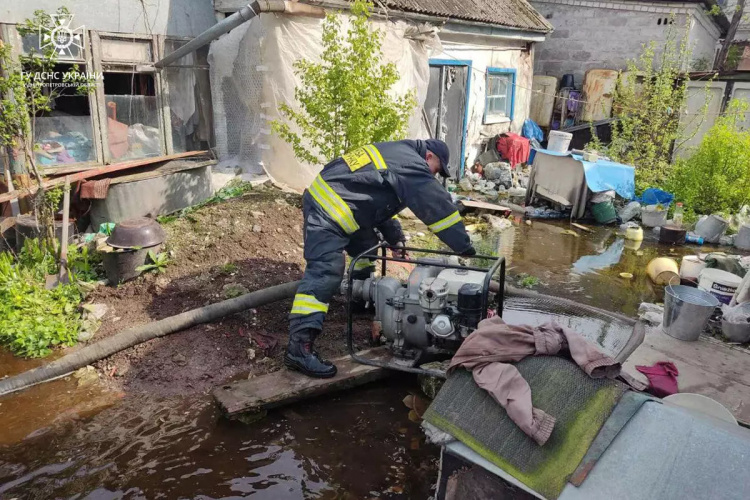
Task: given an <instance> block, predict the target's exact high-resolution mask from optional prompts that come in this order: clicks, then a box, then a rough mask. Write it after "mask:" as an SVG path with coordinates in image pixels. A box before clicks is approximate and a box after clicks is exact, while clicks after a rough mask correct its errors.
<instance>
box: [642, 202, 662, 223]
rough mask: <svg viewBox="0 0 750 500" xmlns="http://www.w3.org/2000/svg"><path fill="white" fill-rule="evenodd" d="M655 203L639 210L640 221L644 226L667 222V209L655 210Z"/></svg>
mask: <svg viewBox="0 0 750 500" xmlns="http://www.w3.org/2000/svg"><path fill="white" fill-rule="evenodd" d="M656 207H657V205H649V206H647V207H646V208H644V209H643V210H641V223H642V224H643V225H644V226H646V227H662V226H663V225H665V224H666V223H667V211H666V210H657V209H656Z"/></svg>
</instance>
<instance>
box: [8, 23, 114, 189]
mask: <svg viewBox="0 0 750 500" xmlns="http://www.w3.org/2000/svg"><path fill="white" fill-rule="evenodd" d="M16 27H17V24H9V23H0V32H1V33H2V35H3V38H5V39H6V42H7V43H8V44H9V45H10V46H11V58H12V59H13V61H14V63H15V64H20V57H21V55H23V54H25V52H24V48H23V37H22V36H21V34H20V33H19V32H18V30H17V29H16ZM58 63H60V64H80V65H83V66H84V67H85V68H86V69H85V70H86V71H87V72H92V71H94V60H93V51H92V48H91V35H90V33H89V30H83V48H82V49H81V55H80V56H79V57H66V56H61V57H58ZM95 94H96V92H92V93H90V94H88V96H87V98H88V101H89V110H90V113H91V114H90V115H89V117H90V120H91V142H92V143H93V147H94V158H93V159H92V160H88V161H81V162H76V163H61V164H59V166H54V165H50V166H42V165H37V170H38V171H39V173H40V174H41V175H50V174H52V175H57V174H66V173H72V172H80V171H82V170H86V169H89V168H95V167H97V166H100V165H102V163H103V162H104V156H103V154H102V148H101V142H100V140H99V128H100V127H99V116H98V113H97V99H96V95H95Z"/></svg>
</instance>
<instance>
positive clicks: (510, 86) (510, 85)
mask: <svg viewBox="0 0 750 500" xmlns="http://www.w3.org/2000/svg"><path fill="white" fill-rule="evenodd" d="M515 83H516V70H514V69H502V68H487V86H486V89H485V103H484V123H485V124H490V123H499V122H504V121H509V120H512V119H513V104H514V103H513V99H514V97H515Z"/></svg>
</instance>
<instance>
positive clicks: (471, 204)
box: [458, 200, 512, 214]
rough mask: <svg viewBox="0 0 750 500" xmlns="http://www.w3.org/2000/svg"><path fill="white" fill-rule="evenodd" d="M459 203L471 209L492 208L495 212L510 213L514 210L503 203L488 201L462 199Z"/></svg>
mask: <svg viewBox="0 0 750 500" xmlns="http://www.w3.org/2000/svg"><path fill="white" fill-rule="evenodd" d="M458 203H460V204H461V205H463V206H464V207H466V208H470V209H478V210H490V211H493V212H504V213H508V214H509V213H510V212H511V211H512V210H511V209H510V208H508V207H504V206H502V205H496V204H494V203H487V202H486V201H472V200H461V201H459V202H458Z"/></svg>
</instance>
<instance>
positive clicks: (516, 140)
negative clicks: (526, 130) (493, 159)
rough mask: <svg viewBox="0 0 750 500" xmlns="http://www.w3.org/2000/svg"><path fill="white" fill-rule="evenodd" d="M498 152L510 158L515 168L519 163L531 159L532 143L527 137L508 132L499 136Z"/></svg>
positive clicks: (509, 160)
mask: <svg viewBox="0 0 750 500" xmlns="http://www.w3.org/2000/svg"><path fill="white" fill-rule="evenodd" d="M497 152H498V153H500V154H501V155H502V156H503V158H505V159H506V160H508V162H509V163H510V166H511V167H513V168H515V167H516V165H518V164H519V163H525V162H527V161H528V160H529V153H531V145H530V144H529V140H528V139H527V138H525V137H521V136H520V135H518V134H514V133H513V132H508V133H507V134H501V135H500V137H498V139H497Z"/></svg>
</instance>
